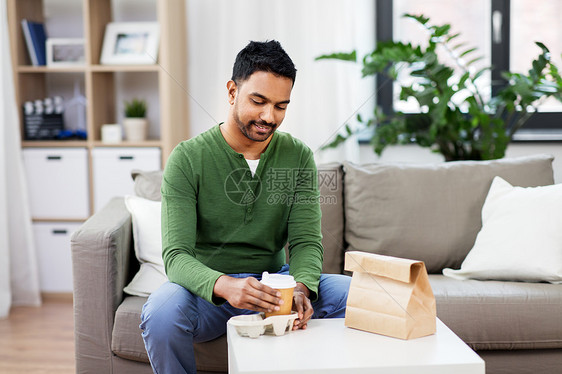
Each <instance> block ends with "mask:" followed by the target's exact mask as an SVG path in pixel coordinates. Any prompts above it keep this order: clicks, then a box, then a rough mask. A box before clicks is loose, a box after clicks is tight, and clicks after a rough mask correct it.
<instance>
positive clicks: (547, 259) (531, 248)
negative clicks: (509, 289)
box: [443, 177, 562, 283]
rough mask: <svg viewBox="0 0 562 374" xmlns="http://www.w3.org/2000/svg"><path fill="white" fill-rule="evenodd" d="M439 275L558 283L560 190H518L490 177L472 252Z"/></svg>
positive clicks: (561, 265) (561, 279)
mask: <svg viewBox="0 0 562 374" xmlns="http://www.w3.org/2000/svg"><path fill="white" fill-rule="evenodd" d="M443 274H444V275H446V276H448V277H452V278H457V279H468V278H472V279H494V280H513V281H528V282H540V281H546V282H551V283H562V184H555V185H550V186H542V187H528V188H522V187H514V186H512V185H511V184H509V183H508V182H506V181H505V180H503V179H502V178H500V177H495V178H494V180H493V182H492V186H491V187H490V191H489V192H488V196H487V197H486V201H485V202H484V206H483V207H482V229H481V230H480V232H479V233H478V236H477V237H476V241H475V243H474V247H473V248H472V249H471V250H470V252H469V253H468V255H467V256H466V259H465V260H464V262H463V263H462V265H461V268H460V270H452V269H443Z"/></svg>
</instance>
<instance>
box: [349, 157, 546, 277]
mask: <svg viewBox="0 0 562 374" xmlns="http://www.w3.org/2000/svg"><path fill="white" fill-rule="evenodd" d="M552 160H553V157H551V156H547V155H538V156H531V157H520V158H512V159H502V160H494V161H480V162H478V161H459V162H447V163H438V164H429V165H412V164H370V165H364V166H359V165H354V164H352V163H349V162H346V163H344V172H345V176H344V185H345V201H344V206H345V219H346V231H345V240H346V241H347V242H348V243H349V248H348V249H349V250H354V251H357V250H358V251H366V252H374V253H379V254H383V255H391V256H396V257H403V258H410V259H416V260H422V261H424V262H425V264H426V267H427V270H428V272H430V273H440V272H441V270H442V269H443V268H445V267H450V268H454V269H456V268H458V267H459V266H460V264H461V263H462V261H463V260H464V258H465V257H466V255H467V253H468V252H469V251H470V249H471V248H472V246H473V244H474V240H475V239H476V235H477V233H478V231H479V230H480V228H481V226H482V224H481V218H480V213H481V210H482V205H483V204H484V200H485V199H486V195H487V193H488V190H489V189H490V185H491V183H492V180H493V179H494V177H495V176H501V177H502V178H503V179H505V180H506V181H508V182H509V183H511V184H512V185H515V186H521V187H531V186H542V185H548V184H552V183H554V179H553V173H552Z"/></svg>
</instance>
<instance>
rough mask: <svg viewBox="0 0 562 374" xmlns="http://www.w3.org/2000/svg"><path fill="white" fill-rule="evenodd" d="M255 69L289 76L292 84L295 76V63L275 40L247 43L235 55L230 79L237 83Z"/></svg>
mask: <svg viewBox="0 0 562 374" xmlns="http://www.w3.org/2000/svg"><path fill="white" fill-rule="evenodd" d="M256 71H267V72H270V73H273V74H275V75H278V76H281V77H286V78H289V79H291V80H292V81H293V84H295V78H296V77H297V69H296V68H295V64H293V61H292V60H291V58H290V57H289V55H288V54H287V52H285V50H284V49H283V48H282V47H281V44H280V43H279V42H278V41H276V40H270V41H266V42H254V41H251V42H250V43H248V45H247V46H246V47H244V49H242V50H241V51H240V52H238V55H237V56H236V60H235V61H234V67H233V68H232V78H231V79H232V80H233V81H234V82H235V83H236V84H239V83H240V82H243V81H245V80H246V79H248V78H249V77H250V75H252V74H254V73H255V72H256Z"/></svg>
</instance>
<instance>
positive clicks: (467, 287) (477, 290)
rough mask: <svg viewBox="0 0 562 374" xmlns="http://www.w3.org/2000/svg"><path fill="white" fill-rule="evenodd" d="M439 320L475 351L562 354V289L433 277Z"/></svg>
mask: <svg viewBox="0 0 562 374" xmlns="http://www.w3.org/2000/svg"><path fill="white" fill-rule="evenodd" d="M429 282H430V284H431V287H432V289H433V293H434V295H435V300H436V302H437V317H439V319H441V320H442V321H443V323H445V324H446V325H447V326H448V327H449V328H450V329H451V330H453V331H454V332H455V334H457V335H458V336H459V337H460V338H461V339H462V340H464V341H465V342H466V343H467V344H468V345H470V346H471V347H472V348H473V349H476V350H479V349H480V350H493V349H541V348H562V318H560V316H561V315H562V285H558V284H549V283H524V282H501V281H478V280H466V281H459V280H456V279H451V278H448V277H445V276H443V275H437V274H432V275H430V276H429Z"/></svg>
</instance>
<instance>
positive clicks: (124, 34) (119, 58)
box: [100, 22, 160, 65]
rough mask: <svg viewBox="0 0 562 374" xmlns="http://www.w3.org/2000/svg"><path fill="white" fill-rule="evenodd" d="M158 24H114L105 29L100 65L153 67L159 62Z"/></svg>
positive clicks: (109, 24)
mask: <svg viewBox="0 0 562 374" xmlns="http://www.w3.org/2000/svg"><path fill="white" fill-rule="evenodd" d="M159 39H160V28H159V25H158V22H112V23H108V24H107V26H106V27H105V35H104V39H103V47H102V53H101V61H100V63H101V64H103V65H153V64H156V62H157V60H158V43H159Z"/></svg>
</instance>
